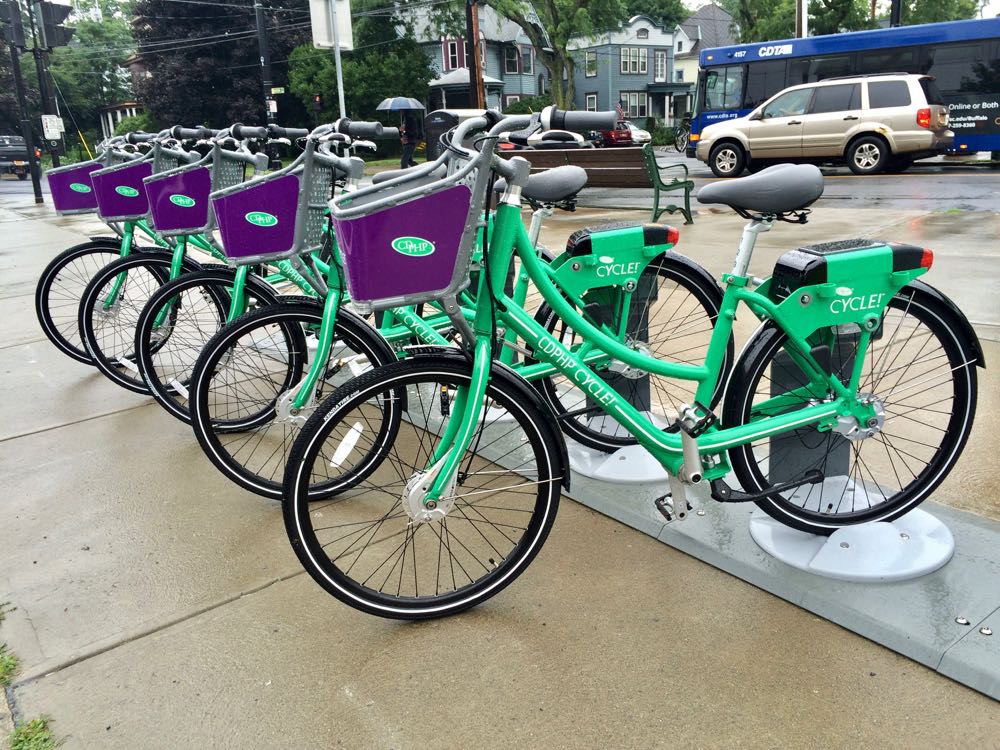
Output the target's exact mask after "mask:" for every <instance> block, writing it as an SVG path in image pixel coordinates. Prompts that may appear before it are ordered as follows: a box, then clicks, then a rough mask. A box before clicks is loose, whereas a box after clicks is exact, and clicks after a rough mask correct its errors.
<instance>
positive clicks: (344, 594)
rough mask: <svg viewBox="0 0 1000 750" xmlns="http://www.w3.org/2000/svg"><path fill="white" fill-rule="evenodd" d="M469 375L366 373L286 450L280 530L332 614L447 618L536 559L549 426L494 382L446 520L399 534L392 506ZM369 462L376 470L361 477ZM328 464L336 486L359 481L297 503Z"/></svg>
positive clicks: (396, 367)
mask: <svg viewBox="0 0 1000 750" xmlns="http://www.w3.org/2000/svg"><path fill="white" fill-rule="evenodd" d="M471 372H472V367H471V364H470V363H468V362H466V361H464V360H462V359H457V358H446V357H426V358H425V357H417V358H415V359H412V360H405V361H402V362H398V363H395V364H392V365H389V366H387V367H384V368H382V369H380V370H377V371H375V372H371V373H368V374H366V375H363V376H361V377H359V378H356V379H355V380H353V381H351V382H350V383H348V384H347V385H345V386H344V387H343V388H341V389H338V390H337V392H336V393H334V395H333V396H331V398H330V399H328V400H327V401H326V402H325V403H324V404H323V405H322V407H320V409H318V410H317V411H316V413H315V414H314V415H313V416H312V417H311V418H310V420H309V423H308V424H307V425H306V427H305V428H304V429H303V431H302V433H301V434H300V436H299V439H298V440H297V441H296V443H295V447H294V448H293V450H292V454H291V456H290V457H289V461H288V468H287V471H286V473H285V486H286V492H285V498H284V503H283V510H284V517H285V528H286V531H287V533H288V538H289V541H290V542H291V544H292V548H293V549H294V550H295V553H296V555H298V557H299V560H300V561H301V562H302V565H303V566H304V567H305V568H306V570H307V571H308V572H309V574H310V575H311V576H312V577H313V579H314V580H315V581H316V582H317V583H318V584H319V585H320V586H322V587H323V588H324V589H325V590H326V591H327V592H329V593H330V594H332V595H333V596H335V597H337V598H338V599H339V600H341V601H342V602H345V603H346V604H349V605H350V606H352V607H354V608H356V609H359V610H361V611H362V612H367V613H369V614H373V615H378V616H380V617H388V618H394V619H427V618H432V617H443V616H446V615H451V614H455V613H457V612H460V611H462V610H464V609H467V608H469V607H473V606H475V605H477V604H479V603H481V602H483V601H485V600H486V599H488V598H490V597H492V596H494V595H495V594H497V593H498V592H500V591H501V590H502V589H503V588H505V587H506V586H507V585H509V584H510V583H511V582H512V581H514V579H516V578H517V577H518V576H519V575H520V574H521V573H522V572H524V570H525V569H526V568H527V566H528V564H529V563H530V562H531V560H532V559H533V558H534V557H535V555H536V554H537V553H538V551H539V549H540V548H541V547H542V544H543V543H544V541H545V539H546V537H547V536H548V533H549V530H550V529H551V527H552V523H553V521H554V520H555V515H556V511H557V509H558V504H559V496H560V486H559V483H560V477H559V476H558V473H560V472H561V471H562V468H561V463H562V462H561V459H560V452H561V450H562V447H561V445H560V440H559V435H558V433H557V432H556V431H555V430H554V429H553V428H552V426H551V415H550V414H547V413H546V411H545V410H544V409H539V408H538V407H537V406H536V405H535V403H534V399H532V398H530V397H528V398H526V397H525V394H524V393H523V388H519V387H517V385H516V384H512V383H511V382H510V381H508V380H507V379H506V378H503V377H493V378H491V381H490V384H489V387H488V389H487V397H488V398H489V399H490V401H489V403H490V404H491V405H492V407H493V408H495V409H497V410H498V416H497V417H494V418H493V419H492V421H490V420H489V418H487V420H484V422H483V423H482V424H481V425H480V429H479V431H478V432H477V434H476V436H474V438H473V443H472V446H473V448H474V449H475V450H476V453H475V454H473V453H472V450H470V451H469V452H468V453H467V460H465V459H463V466H462V468H461V469H460V471H459V480H458V481H459V483H458V484H457V485H456V492H455V493H454V494H453V495H452V497H453V498H454V501H455V504H454V506H453V507H451V508H450V509H448V510H447V515H446V516H445V517H444V518H443V519H436V520H431V521H418V520H413V521H411V520H410V515H409V512H408V511H407V510H406V509H405V508H404V507H401V498H402V497H403V496H404V494H405V488H406V485H407V482H408V481H410V480H411V477H412V476H414V474H415V473H416V472H419V471H422V470H423V469H424V468H426V463H427V459H428V456H429V455H430V453H429V451H430V450H432V449H433V446H434V445H436V443H437V439H438V437H439V435H440V431H441V429H443V420H442V419H441V415H442V413H443V406H444V405H445V404H450V403H451V402H450V401H445V397H446V396H448V395H449V394H451V397H452V398H453V394H454V389H456V388H458V387H463V386H466V385H468V383H469V382H470V380H471ZM401 392H405V393H406V398H405V399H401V398H400V397H399V394H400V393H401ZM397 409H402V410H404V411H405V413H404V414H403V418H402V419H400V417H399V414H398V413H397V411H396V410H397ZM500 414H503V415H506V416H507V418H508V420H509V421H504V420H501V419H500V418H499V415H500ZM373 423H374V424H373ZM385 425H388V429H387V428H386V427H385ZM393 425H397V426H398V430H399V433H400V434H398V435H397V434H396V430H395V429H393V428H392V426H393ZM365 427H370V428H371V432H370V434H371V435H373V436H374V439H372V438H368V436H367V435H366V434H365V433H364V428H365ZM352 436H353V437H352ZM379 440H381V441H384V442H382V443H378V442H375V441H379ZM344 445H347V446H348V447H347V449H346V450H345V449H344V448H343V447H342V446H344ZM331 455H333V458H332V459H331ZM372 456H380V457H386V456H388V458H387V460H385V461H381V460H380V461H379V465H378V467H377V468H374V469H371V468H370V467H369V466H368V464H369V463H370V462H371V459H372ZM331 463H333V464H335V465H336V468H335V469H334V473H336V474H338V475H342V474H350V475H354V476H359V475H364V476H365V479H364V480H363V481H362V482H360V483H358V482H352V483H351V484H352V486H349V487H347V488H345V489H344V490H343V491H341V492H340V493H339V494H337V495H336V496H335V497H332V498H330V499H329V500H326V501H324V502H319V503H316V502H313V503H310V497H309V490H310V487H311V486H312V485H314V484H315V483H316V480H317V477H320V476H322V478H323V481H330V477H329V474H330V467H331ZM511 466H513V468H511ZM498 485H499V486H498ZM446 504H447V503H446V501H445V502H442V506H445V505H446ZM345 529H346V530H347V531H346V532H345ZM338 537H339V538H338ZM376 537H377V538H376ZM421 540H423V544H422V545H421ZM418 547H421V548H420V549H418ZM383 557H384V559H382V558H383ZM380 559H382V562H379V560H380ZM338 563H339V564H338ZM389 566H391V567H389ZM418 571H419V572H418Z"/></svg>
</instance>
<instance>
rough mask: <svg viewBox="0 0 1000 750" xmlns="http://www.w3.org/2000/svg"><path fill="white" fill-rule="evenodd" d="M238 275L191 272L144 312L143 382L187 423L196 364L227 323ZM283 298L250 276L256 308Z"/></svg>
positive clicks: (140, 340) (140, 341) (250, 302)
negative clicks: (192, 374) (279, 297)
mask: <svg viewBox="0 0 1000 750" xmlns="http://www.w3.org/2000/svg"><path fill="white" fill-rule="evenodd" d="M235 275H236V271H235V270H234V269H231V268H228V267H225V266H215V267H213V266H206V267H205V270H202V271H198V272H196V273H186V274H184V275H183V276H181V277H180V278H178V279H174V280H173V281H171V282H168V283H166V284H164V285H163V286H162V287H160V288H159V289H158V290H157V291H156V292H155V293H154V294H153V296H152V297H150V298H149V302H147V303H146V306H145V307H144V308H143V310H142V313H141V314H140V315H139V322H138V323H137V325H136V332H135V351H136V363H137V364H138V366H139V370H140V372H141V373H142V377H143V380H144V381H145V383H146V385H147V386H148V387H149V390H150V393H151V394H152V396H153V398H155V399H156V401H157V402H158V403H159V404H160V406H162V407H163V408H164V409H166V411H167V413H169V414H171V415H172V416H174V417H177V418H178V419H179V420H181V421H182V422H186V423H187V424H191V410H190V407H189V404H188V395H189V394H188V388H189V387H190V385H191V373H192V371H193V369H194V363H195V361H197V359H198V356H199V355H200V354H201V351H202V349H204V347H205V345H206V344H207V343H208V341H209V340H210V339H211V338H212V336H214V335H215V334H216V333H218V332H219V330H220V329H221V328H222V327H223V326H224V325H225V324H226V317H227V315H228V314H229V307H230V300H231V293H232V289H233V281H234V277H235ZM277 298H278V293H277V291H276V290H274V289H273V288H272V287H271V286H270V285H269V284H268V283H267V282H266V281H264V280H263V279H260V278H258V277H255V276H252V275H248V276H247V285H246V300H247V306H248V308H249V309H250V310H253V309H256V308H257V307H259V306H261V305H269V304H273V303H274V302H275V301H276V300H277Z"/></svg>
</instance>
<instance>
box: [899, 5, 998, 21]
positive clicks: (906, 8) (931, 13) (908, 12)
mask: <svg viewBox="0 0 1000 750" xmlns="http://www.w3.org/2000/svg"><path fill="white" fill-rule="evenodd" d="M982 4H983V3H981V2H979V0H909V2H904V3H903V13H902V20H903V24H904V25H906V26H909V25H911V24H918V23H935V22H936V21H960V20H962V19H965V18H976V17H977V16H978V15H979V8H980V7H981V6H982Z"/></svg>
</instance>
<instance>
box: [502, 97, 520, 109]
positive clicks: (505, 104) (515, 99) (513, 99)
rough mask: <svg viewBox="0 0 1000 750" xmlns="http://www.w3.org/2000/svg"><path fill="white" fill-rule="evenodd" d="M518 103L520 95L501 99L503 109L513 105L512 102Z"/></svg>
mask: <svg viewBox="0 0 1000 750" xmlns="http://www.w3.org/2000/svg"><path fill="white" fill-rule="evenodd" d="M519 101H521V95H520V94H507V95H506V96H504V98H503V107H504V109H507V107H509V106H510V105H511V104H513V103H514V102H519Z"/></svg>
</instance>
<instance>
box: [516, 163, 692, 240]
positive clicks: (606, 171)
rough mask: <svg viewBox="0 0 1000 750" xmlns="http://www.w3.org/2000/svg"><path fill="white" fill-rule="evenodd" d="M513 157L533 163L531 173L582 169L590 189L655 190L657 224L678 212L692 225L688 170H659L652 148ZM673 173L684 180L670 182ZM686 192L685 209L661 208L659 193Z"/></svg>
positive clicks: (668, 167) (674, 166)
mask: <svg viewBox="0 0 1000 750" xmlns="http://www.w3.org/2000/svg"><path fill="white" fill-rule="evenodd" d="M506 155H509V156H511V157H513V156H521V157H523V158H525V159H527V160H528V161H529V162H530V163H531V171H532V172H543V171H545V170H546V169H552V168H553V167H561V166H563V165H564V164H573V165H575V166H578V167H582V168H583V169H584V171H585V172H586V173H587V187H596V188H603V187H622V188H648V187H651V188H653V211H652V221H654V222H655V221H656V220H657V219H659V218H660V215H661V214H663V213H673V212H675V211H679V212H680V213H682V214H683V215H684V218H685V219H686V221H685V223H687V224H690V223H691V222H692V218H691V189H692V188H693V187H694V183H693V182H691V181H690V180H689V179H687V167H686V166H685V165H684V164H670V165H666V166H659V165H657V164H656V158H655V156H654V154H653V149H652V148H651V147H650V146H649V145H646V146H643V147H641V148H640V147H632V146H629V147H622V148H573V149H541V150H538V151H535V150H532V149H526V150H524V151H514V152H507V154H505V156H506ZM670 170H683V172H684V178H683V179H680V178H676V179H670V178H668V177H666V176H665V173H666V172H668V171H670ZM677 190H683V191H684V206H683V207H681V206H678V205H674V204H670V205H667V206H664V207H663V208H660V206H659V204H660V193H661V192H671V191H677Z"/></svg>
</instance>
